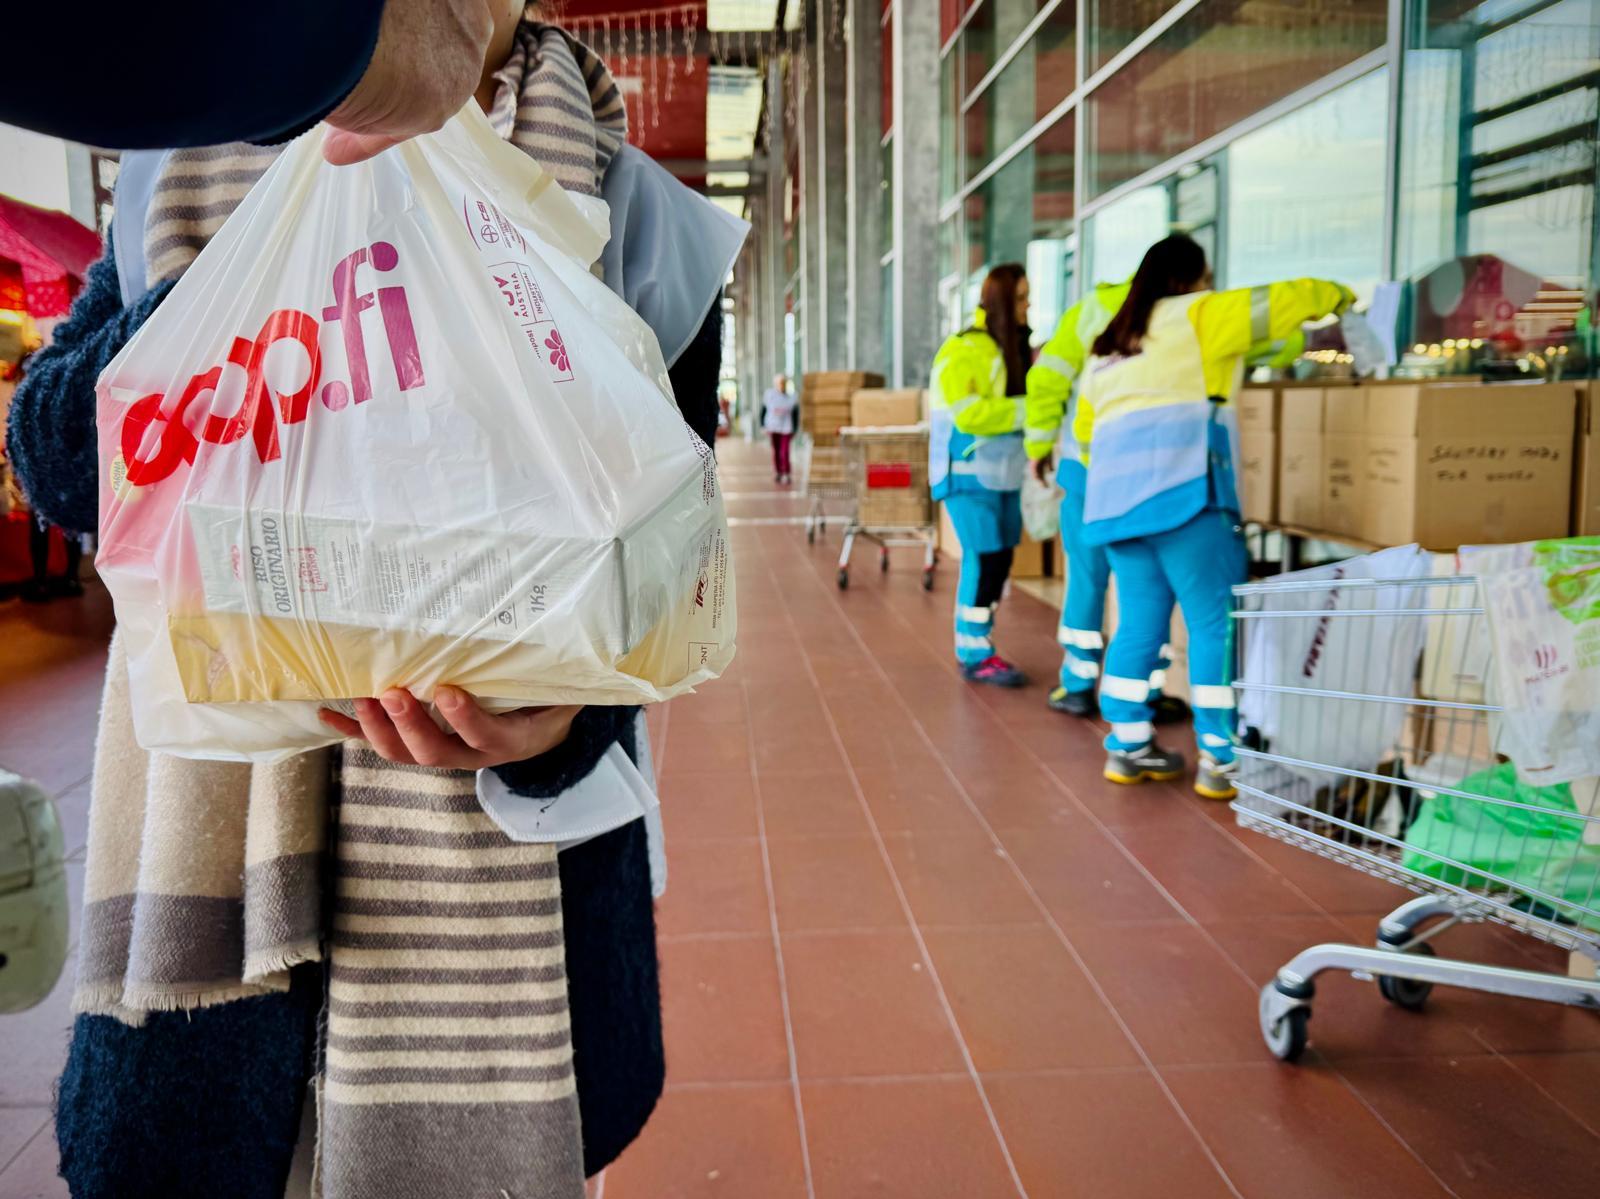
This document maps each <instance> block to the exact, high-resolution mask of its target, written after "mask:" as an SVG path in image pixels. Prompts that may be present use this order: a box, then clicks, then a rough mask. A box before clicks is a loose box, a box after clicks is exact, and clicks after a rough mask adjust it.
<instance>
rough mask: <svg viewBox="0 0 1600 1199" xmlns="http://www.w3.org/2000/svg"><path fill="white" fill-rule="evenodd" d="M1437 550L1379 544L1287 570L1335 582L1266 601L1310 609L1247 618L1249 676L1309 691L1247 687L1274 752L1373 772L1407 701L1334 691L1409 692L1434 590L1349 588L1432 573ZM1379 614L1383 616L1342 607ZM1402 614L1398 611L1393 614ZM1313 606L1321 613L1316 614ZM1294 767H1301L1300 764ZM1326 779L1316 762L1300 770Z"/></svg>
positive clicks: (1248, 720)
mask: <svg viewBox="0 0 1600 1199" xmlns="http://www.w3.org/2000/svg"><path fill="white" fill-rule="evenodd" d="M1429 565H1430V562H1429V557H1428V555H1427V554H1425V553H1423V552H1422V551H1421V550H1420V549H1419V548H1418V547H1416V546H1414V545H1410V546H1400V547H1397V548H1394V549H1386V550H1380V551H1378V552H1377V553H1375V554H1368V555H1366V556H1364V557H1360V558H1352V559H1350V560H1349V561H1347V562H1340V563H1336V564H1334V565H1332V566H1322V567H1316V568H1314V569H1311V570H1301V571H1295V572H1294V573H1292V574H1285V575H1280V576H1279V579H1280V580H1285V581H1287V580H1306V581H1313V582H1316V581H1326V582H1327V584H1328V586H1327V587H1326V588H1318V589H1315V590H1306V591H1285V592H1281V593H1268V596H1267V607H1268V608H1269V609H1272V610H1275V611H1293V612H1304V613H1306V615H1305V616H1295V617H1290V618H1275V619H1255V620H1250V621H1248V622H1247V623H1248V624H1250V625H1251V626H1255V627H1252V628H1250V629H1249V631H1248V636H1249V639H1248V640H1247V641H1246V643H1245V655H1244V673H1243V681H1244V682H1246V683H1257V684H1266V685H1268V686H1272V687H1294V688H1304V689H1307V690H1309V691H1311V692H1314V693H1315V694H1308V695H1299V694H1293V693H1288V692H1279V691H1257V690H1251V689H1249V688H1246V689H1245V690H1244V694H1243V696H1242V697H1241V699H1240V703H1239V715H1240V718H1241V720H1242V721H1243V723H1244V724H1246V725H1250V726H1253V727H1255V728H1256V729H1259V730H1260V731H1261V733H1262V734H1263V735H1264V736H1265V737H1266V738H1267V740H1268V741H1269V742H1270V743H1271V746H1272V750H1273V752H1274V753H1278V754H1282V755H1284V756H1285V757H1289V758H1297V759H1300V760H1301V761H1304V762H1308V763H1317V764H1318V766H1319V767H1321V766H1333V767H1339V768H1343V769H1349V770H1369V771H1370V770H1374V769H1376V767H1377V766H1378V764H1379V763H1380V762H1381V761H1382V760H1383V758H1384V756H1385V754H1386V753H1388V751H1389V750H1391V749H1392V748H1393V747H1394V745H1395V743H1396V741H1397V740H1398V738H1399V734H1400V729H1401V726H1402V724H1403V722H1404V720H1405V716H1406V705H1405V704H1404V703H1367V702H1362V701H1360V700H1350V699H1346V700H1328V699H1327V698H1325V696H1326V693H1327V692H1342V693H1347V694H1351V695H1365V696H1395V697H1405V696H1409V695H1410V694H1411V693H1412V689H1413V687H1414V686H1415V680H1416V673H1417V662H1418V659H1419V658H1420V657H1421V654H1422V643H1423V637H1424V633H1425V625H1424V618H1423V616H1422V615H1421V614H1420V613H1418V614H1417V615H1414V616H1411V615H1407V614H1406V613H1407V611H1408V610H1409V609H1414V608H1420V607H1422V605H1423V601H1424V598H1425V595H1426V588H1423V587H1415V586H1404V585H1396V586H1390V587H1383V586H1378V587H1349V586H1344V585H1342V584H1344V583H1347V582H1349V581H1354V580H1395V581H1396V583H1397V584H1399V583H1401V582H1402V581H1404V580H1409V579H1417V578H1422V577H1426V576H1427V574H1428V572H1429ZM1354 612H1376V613H1380V615H1376V616H1356V615H1341V613H1354ZM1391 612H1392V613H1393V615H1389V613H1391ZM1313 613H1314V615H1313ZM1291 769H1293V768H1291ZM1297 773H1301V774H1303V775H1304V776H1305V777H1306V778H1308V779H1310V780H1312V781H1318V780H1326V778H1327V775H1326V772H1325V771H1323V770H1321V769H1317V768H1310V767H1308V768H1306V769H1305V770H1304V771H1297Z"/></svg>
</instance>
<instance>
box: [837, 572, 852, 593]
mask: <svg viewBox="0 0 1600 1199" xmlns="http://www.w3.org/2000/svg"><path fill="white" fill-rule="evenodd" d="M849 586H850V572H849V570H847V569H846V568H845V567H843V566H841V567H840V568H839V590H840V591H843V590H845V589H846V588H848V587H849Z"/></svg>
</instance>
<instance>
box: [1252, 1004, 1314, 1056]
mask: <svg viewBox="0 0 1600 1199" xmlns="http://www.w3.org/2000/svg"><path fill="white" fill-rule="evenodd" d="M1310 1019H1311V1009H1310V1008H1308V1007H1296V1008H1290V1009H1289V1010H1288V1011H1287V1012H1285V1013H1283V1015H1281V1016H1279V1017H1278V1018H1277V1019H1276V1020H1274V1021H1272V1022H1271V1023H1270V1024H1268V1023H1266V1022H1263V1023H1262V1025H1261V1035H1262V1037H1263V1038H1264V1039H1265V1040H1266V1042H1267V1048H1268V1049H1270V1050H1271V1051H1272V1056H1273V1057H1275V1058H1277V1059H1278V1060H1279V1061H1280V1062H1290V1063H1294V1062H1298V1061H1299V1060H1300V1056H1301V1055H1302V1054H1303V1053H1305V1051H1306V1045H1307V1044H1308V1043H1309V1037H1308V1036H1307V1033H1306V1023H1307V1022H1308V1021H1309V1020H1310Z"/></svg>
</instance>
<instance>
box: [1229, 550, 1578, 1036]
mask: <svg viewBox="0 0 1600 1199" xmlns="http://www.w3.org/2000/svg"><path fill="white" fill-rule="evenodd" d="M1391 552H1392V551H1391ZM1318 573H1319V574H1322V576H1323V577H1320V578H1316V579H1283V580H1277V581H1267V582H1260V583H1250V584H1245V585H1242V586H1239V587H1235V588H1234V597H1235V604H1234V622H1235V623H1234V634H1235V636H1234V640H1235V647H1236V651H1237V657H1238V662H1239V669H1238V670H1237V671H1236V679H1237V680H1238V681H1237V682H1236V683H1235V684H1234V686H1235V688H1236V689H1237V691H1238V693H1239V714H1240V722H1241V728H1242V738H1241V739H1242V741H1243V745H1242V746H1241V748H1240V750H1239V757H1240V764H1239V777H1238V789H1239V797H1238V799H1237V800H1236V801H1235V802H1234V804H1233V810H1234V812H1235V813H1236V814H1237V817H1238V821H1239V824H1240V825H1241V826H1242V827H1245V828H1249V829H1252V830H1255V831H1257V832H1261V833H1264V834H1266V835H1268V836H1272V837H1276V838H1278V839H1280V840H1282V841H1285V842H1287V843H1289V844H1290V845H1294V846H1297V847H1299V848H1301V849H1305V850H1309V851H1310V852H1312V853H1315V854H1319V855H1321V856H1322V857H1325V858H1329V859H1331V860H1333V861H1335V862H1338V863H1341V864H1342V865H1345V866H1348V867H1350V868H1351V869H1353V870H1359V871H1363V872H1365V873H1367V874H1370V875H1375V876H1377V877H1379V878H1382V879H1385V880H1387V881H1389V882H1392V883H1396V884H1398V885H1400V886H1402V887H1406V888H1408V889H1410V890H1412V891H1415V892H1417V898H1414V899H1412V900H1410V901H1408V902H1406V903H1404V904H1402V905H1401V906H1400V907H1398V908H1397V909H1395V911H1393V912H1392V913H1390V914H1389V915H1388V916H1386V917H1384V918H1383V919H1382V920H1381V921H1379V923H1378V928H1377V938H1376V942H1375V944H1374V945H1373V946H1370V947H1369V946H1357V945H1342V944H1324V945H1316V946H1313V947H1311V948H1308V949H1306V950H1305V951H1303V952H1302V953H1300V954H1299V955H1297V956H1296V957H1295V958H1294V959H1293V960H1292V961H1290V962H1289V963H1288V964H1287V965H1285V966H1283V967H1282V969H1280V970H1279V971H1278V973H1277V977H1276V978H1275V979H1274V981H1273V982H1271V983H1269V984H1267V985H1266V986H1265V987H1264V988H1263V989H1262V992H1261V997H1260V1019H1261V1032H1262V1036H1263V1037H1264V1038H1265V1040H1266V1043H1267V1046H1268V1048H1269V1049H1270V1050H1271V1051H1272V1052H1273V1053H1274V1054H1275V1055H1276V1056H1277V1057H1278V1058H1280V1059H1282V1060H1284V1061H1290V1062H1292V1061H1295V1060H1297V1059H1298V1058H1299V1057H1300V1056H1301V1054H1302V1053H1304V1051H1305V1049H1306V1046H1307V1021H1308V1020H1309V1019H1310V1016H1311V1005H1312V1000H1313V997H1314V995H1315V992H1316V983H1315V980H1316V977H1317V975H1318V974H1320V973H1322V972H1323V971H1326V970H1344V971H1349V972H1350V973H1351V974H1352V975H1354V976H1355V977H1357V978H1370V979H1374V980H1376V981H1377V984H1378V989H1379V992H1380V993H1381V994H1382V996H1383V997H1384V998H1385V999H1387V1000H1388V1001H1389V1002H1391V1003H1394V1004H1397V1005H1399V1006H1401V1007H1403V1008H1408V1009H1411V1010H1420V1009H1421V1008H1422V1007H1423V1006H1424V1005H1425V1003H1426V1002H1427V999H1428V996H1429V994H1430V992H1431V991H1432V990H1433V988H1434V987H1435V986H1451V987H1463V988H1468V989H1471V990H1477V991H1484V992H1491V993H1496V994H1502V995H1512V996H1518V997H1522V998H1528V999H1540V1000H1546V1001H1549V1002H1553V1003H1564V1004H1571V1005H1574V1006H1579V1007H1588V1008H1592V1009H1595V1010H1600V980H1596V979H1594V978H1592V977H1591V978H1587V979H1580V978H1572V977H1567V976H1565V975H1554V974H1547V973H1542V972H1539V971H1537V970H1522V969H1513V968H1508V967H1502V966H1490V965H1482V964H1478V963H1474V962H1466V961H1455V960H1450V959H1447V958H1444V957H1440V956H1437V951H1436V950H1435V947H1434V943H1435V941H1436V940H1438V939H1439V938H1440V937H1441V935H1442V934H1445V933H1447V932H1448V930H1449V929H1451V928H1452V927H1454V926H1456V925H1458V924H1462V923H1468V922H1476V921H1486V920H1492V921H1496V922H1499V923H1501V924H1504V925H1508V926H1510V927H1512V928H1514V929H1517V930H1519V931H1521V932H1523V933H1526V934H1528V935H1530V936H1533V937H1536V938H1539V939H1541V940H1543V941H1547V942H1550V943H1552V944H1555V945H1557V946H1560V947H1562V948H1564V949H1567V950H1569V951H1575V952H1578V953H1581V954H1585V955H1587V956H1588V957H1590V958H1594V959H1596V960H1600V778H1579V779H1570V780H1569V781H1567V782H1564V783H1562V784H1560V785H1556V786H1548V785H1545V786H1533V785H1529V784H1528V783H1527V782H1526V781H1524V780H1522V779H1521V778H1520V777H1519V775H1518V773H1517V767H1516V765H1515V764H1514V763H1513V762H1512V761H1508V760H1507V755H1506V754H1505V753H1504V752H1497V750H1505V749H1507V748H1508V747H1510V746H1511V745H1512V744H1514V742H1513V741H1512V739H1511V738H1510V736H1508V721H1509V720H1510V719H1512V717H1511V716H1508V711H1507V708H1506V707H1504V706H1502V705H1501V704H1500V703H1497V702H1496V694H1497V689H1496V686H1495V681H1494V678H1493V674H1494V670H1493V662H1494V654H1493V653H1492V652H1491V636H1490V630H1489V628H1488V627H1487V623H1486V621H1487V618H1486V614H1485V612H1486V609H1485V603H1484V598H1483V592H1482V585H1481V584H1480V582H1479V580H1478V579H1477V578H1475V577H1473V576H1469V575H1459V574H1457V575H1427V574H1423V575H1421V576H1420V577H1409V578H1396V577H1384V578H1357V577H1349V575H1344V577H1340V575H1341V573H1342V572H1341V571H1339V570H1338V569H1335V571H1334V572H1333V574H1331V575H1329V574H1326V573H1325V572H1318Z"/></svg>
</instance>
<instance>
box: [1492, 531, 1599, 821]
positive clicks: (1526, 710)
mask: <svg viewBox="0 0 1600 1199" xmlns="http://www.w3.org/2000/svg"><path fill="white" fill-rule="evenodd" d="M1584 540H1585V539H1578V540H1575V541H1571V542H1559V541H1556V542H1541V543H1538V545H1537V546H1535V545H1533V544H1531V543H1530V544H1528V545H1526V546H1522V547H1507V551H1508V552H1507V554H1506V555H1502V556H1501V558H1500V561H1501V563H1502V564H1506V563H1518V564H1516V565H1509V566H1508V568H1506V569H1498V570H1496V569H1489V570H1486V571H1485V573H1483V574H1482V575H1480V578H1479V583H1480V586H1481V588H1482V591H1483V601H1484V611H1485V612H1486V614H1487V616H1488V627H1489V642H1490V645H1491V647H1492V648H1493V655H1494V676H1493V677H1494V691H1495V695H1496V698H1497V699H1498V700H1499V702H1500V704H1501V705H1502V706H1503V708H1504V711H1503V712H1502V713H1501V714H1500V717H1499V725H1500V731H1499V736H1498V738H1497V740H1496V743H1495V748H1496V749H1497V750H1498V751H1500V752H1501V753H1504V754H1506V755H1507V756H1508V757H1510V759H1511V760H1512V762H1513V763H1514V764H1515V765H1516V768H1517V775H1518V777H1519V778H1520V779H1521V780H1522V781H1523V782H1525V783H1528V784H1531V785H1533V786H1539V787H1545V786H1551V785H1553V784H1556V783H1572V782H1576V781H1578V780H1587V779H1590V778H1592V777H1593V776H1595V775H1600V545H1585V544H1584ZM1524 562H1526V563H1529V564H1521V563H1524ZM1488 564H1489V563H1488V561H1487V560H1485V559H1482V558H1480V559H1479V561H1478V565H1479V568H1480V569H1482V568H1483V567H1484V566H1485V565H1488ZM1579 790H1580V789H1579V788H1576V787H1575V788H1574V795H1575V796H1576V795H1577V794H1578V792H1579Z"/></svg>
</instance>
